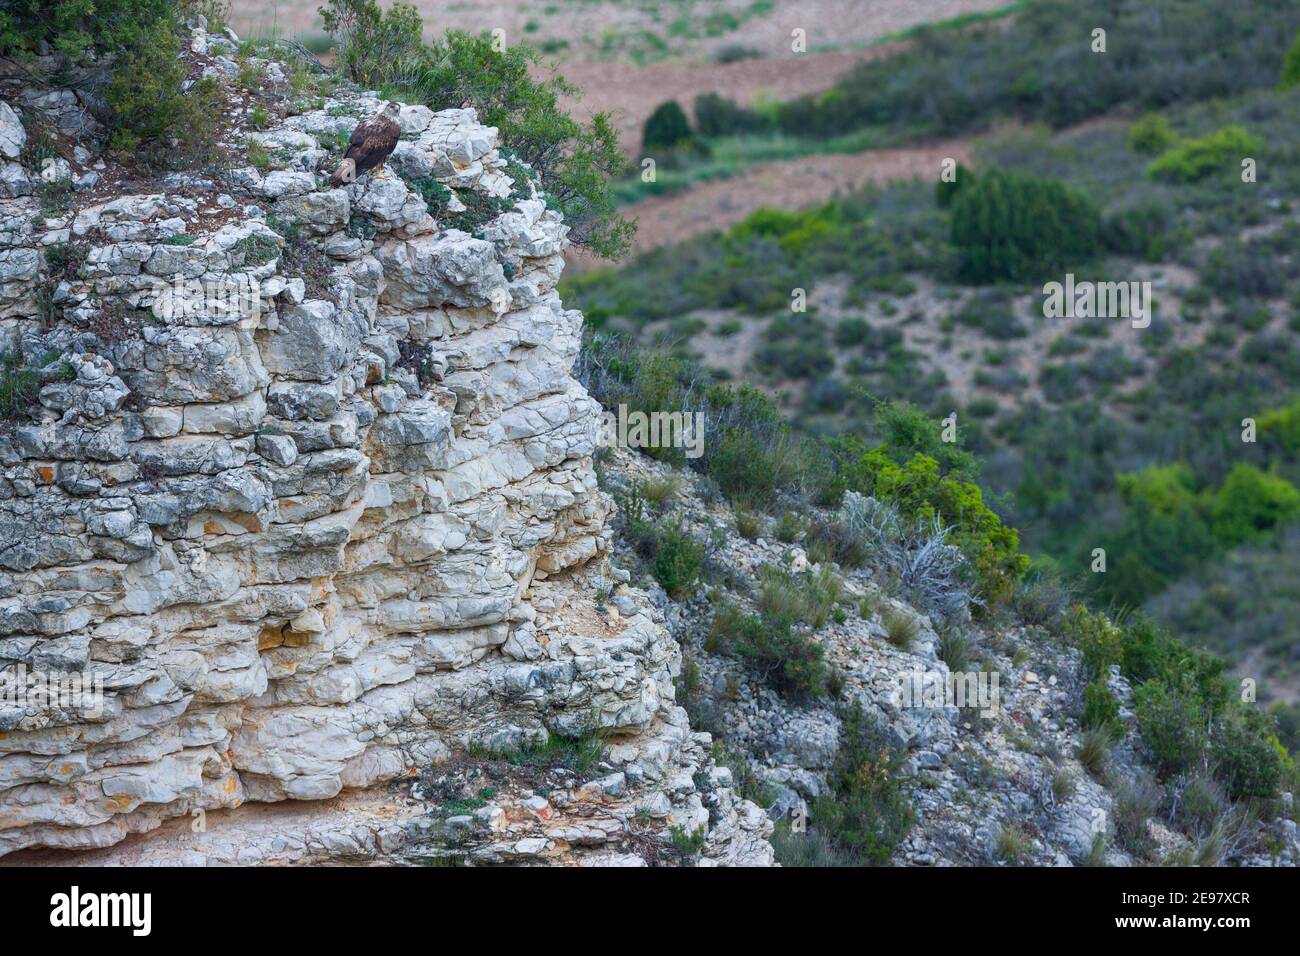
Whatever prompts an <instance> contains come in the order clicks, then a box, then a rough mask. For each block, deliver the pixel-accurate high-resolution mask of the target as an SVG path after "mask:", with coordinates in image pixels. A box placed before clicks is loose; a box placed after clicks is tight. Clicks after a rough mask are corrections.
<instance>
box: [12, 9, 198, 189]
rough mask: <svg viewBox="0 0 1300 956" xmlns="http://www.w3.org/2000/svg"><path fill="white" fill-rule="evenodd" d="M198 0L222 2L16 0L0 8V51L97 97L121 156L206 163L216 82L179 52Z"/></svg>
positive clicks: (154, 163)
mask: <svg viewBox="0 0 1300 956" xmlns="http://www.w3.org/2000/svg"><path fill="white" fill-rule="evenodd" d="M200 6H203V7H205V8H208V9H209V12H211V11H212V10H216V11H218V12H219V11H220V10H221V9H223V8H222V7H221V6H220V5H219V4H211V3H210V4H202V3H198V2H196V0H96V2H93V3H92V2H91V0H55V2H52V3H47V2H44V0H17V2H14V3H10V4H7V5H6V8H5V9H4V10H0V57H3V58H6V59H10V60H13V61H16V62H18V63H20V64H21V65H22V67H23V69H25V70H26V71H28V72H29V73H31V74H32V75H33V76H35V77H37V78H38V79H39V81H40V82H41V83H42V84H45V85H49V86H52V87H62V88H68V89H74V90H76V91H78V92H79V93H80V94H81V95H82V96H84V97H85V98H86V99H87V100H88V101H89V102H91V103H92V104H95V109H94V112H96V113H97V114H98V118H99V119H101V120H102V121H103V122H104V123H105V124H106V126H107V127H108V130H109V145H111V146H112V148H113V149H114V151H115V152H116V153H117V155H118V156H120V157H122V158H125V159H129V160H131V161H134V162H140V163H142V164H144V165H146V166H150V167H158V168H177V167H185V166H202V165H208V164H211V163H212V162H214V161H215V159H216V157H217V150H216V147H215V143H216V140H217V139H218V138H219V136H218V132H217V127H218V121H219V119H220V109H221V100H220V97H219V95H218V90H217V85H216V82H215V81H214V80H212V79H203V78H194V79H192V78H191V77H190V68H189V66H188V65H187V64H186V63H185V62H183V61H182V60H181V59H180V58H179V54H180V40H179V37H178V31H179V30H180V29H181V22H182V20H183V19H184V18H185V17H186V16H187V15H190V14H191V13H193V12H197V9H198V7H200ZM216 26H219V24H216ZM46 50H48V51H49V52H50V55H49V56H47V57H45V58H43V59H39V58H38V57H39V55H40V54H41V53H42V51H46ZM37 132H39V131H37Z"/></svg>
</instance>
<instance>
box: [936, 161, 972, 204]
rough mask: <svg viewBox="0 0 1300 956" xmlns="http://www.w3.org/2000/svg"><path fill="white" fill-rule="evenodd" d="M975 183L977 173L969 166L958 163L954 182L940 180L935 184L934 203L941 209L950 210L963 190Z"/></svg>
mask: <svg viewBox="0 0 1300 956" xmlns="http://www.w3.org/2000/svg"><path fill="white" fill-rule="evenodd" d="M974 181H975V173H974V172H973V171H972V170H971V169H970V167H969V166H965V165H963V164H962V163H958V164H957V167H956V169H955V170H954V173H953V179H952V182H947V181H946V180H943V179H940V180H939V181H938V182H937V183H935V184H934V201H935V203H937V204H938V206H939V208H940V209H948V208H950V207H951V206H952V204H953V202H954V201H955V200H956V198H957V196H958V195H960V194H961V191H962V190H963V189H966V188H967V187H969V186H970V185H971V184H972V183H973V182H974Z"/></svg>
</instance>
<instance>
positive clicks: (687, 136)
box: [641, 100, 691, 150]
mask: <svg viewBox="0 0 1300 956" xmlns="http://www.w3.org/2000/svg"><path fill="white" fill-rule="evenodd" d="M641 139H642V142H643V144H644V145H645V148H646V149H647V150H650V149H672V148H673V147H675V146H681V145H682V144H684V143H688V142H690V140H691V124H690V121H689V120H688V119H687V118H686V112H685V111H684V110H683V109H682V108H681V105H680V104H679V103H678V102H677V101H676V100H669V101H668V102H667V103H660V104H659V105H658V106H657V107H655V111H654V112H653V113H651V114H650V118H649V119H647V120H646V121H645V130H644V132H643V133H642V136H641Z"/></svg>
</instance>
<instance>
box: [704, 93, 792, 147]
mask: <svg viewBox="0 0 1300 956" xmlns="http://www.w3.org/2000/svg"><path fill="white" fill-rule="evenodd" d="M695 125H696V128H697V129H698V131H699V134H700V135H701V136H744V135H751V134H754V133H763V132H767V131H769V130H770V129H771V128H772V125H773V120H772V117H771V116H769V115H767V114H765V113H760V112H759V111H758V110H752V109H748V108H746V107H744V106H739V105H737V104H736V103H735V102H734V101H732V100H729V99H727V98H726V97H723V96H719V95H718V94H717V93H701V94H700V95H699V96H697V97H696V98H695Z"/></svg>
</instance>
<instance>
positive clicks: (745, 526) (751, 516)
mask: <svg viewBox="0 0 1300 956" xmlns="http://www.w3.org/2000/svg"><path fill="white" fill-rule="evenodd" d="M736 533H737V534H738V535H740V536H741V537H742V538H744V539H745V540H746V541H755V540H757V539H758V538H759V536H760V535H762V533H763V516H762V515H760V514H755V513H754V512H752V511H740V512H737V513H736Z"/></svg>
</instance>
